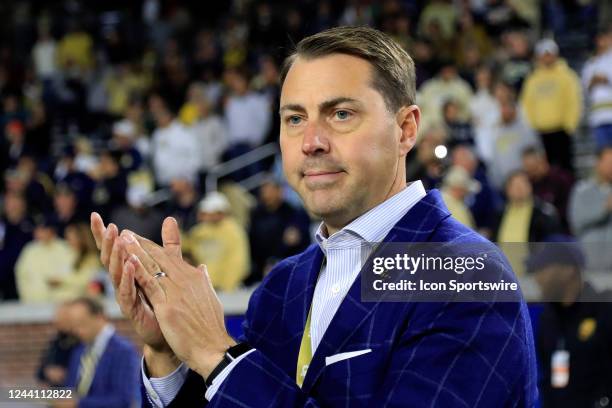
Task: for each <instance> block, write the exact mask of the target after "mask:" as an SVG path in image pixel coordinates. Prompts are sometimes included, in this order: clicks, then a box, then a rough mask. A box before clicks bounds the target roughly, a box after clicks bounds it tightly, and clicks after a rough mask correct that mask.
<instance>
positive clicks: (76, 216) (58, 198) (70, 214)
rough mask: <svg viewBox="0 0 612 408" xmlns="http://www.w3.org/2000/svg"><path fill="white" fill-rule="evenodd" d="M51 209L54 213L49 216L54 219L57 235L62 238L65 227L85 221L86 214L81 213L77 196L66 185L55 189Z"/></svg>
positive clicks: (60, 185)
mask: <svg viewBox="0 0 612 408" xmlns="http://www.w3.org/2000/svg"><path fill="white" fill-rule="evenodd" d="M53 208H54V210H55V212H54V213H53V214H52V215H51V216H52V217H53V218H54V221H55V226H56V228H57V234H58V235H59V236H60V237H62V238H65V235H64V230H65V228H66V226H68V225H69V224H74V223H77V222H79V221H86V220H87V213H85V214H84V213H82V212H81V211H82V208H80V206H79V201H78V199H77V196H76V195H75V194H74V192H73V191H72V190H70V187H68V186H67V185H64V184H59V185H58V186H57V188H56V189H55V195H54V196H53Z"/></svg>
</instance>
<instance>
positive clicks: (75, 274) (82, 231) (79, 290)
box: [59, 222, 102, 299]
mask: <svg viewBox="0 0 612 408" xmlns="http://www.w3.org/2000/svg"><path fill="white" fill-rule="evenodd" d="M65 235H66V238H65V239H66V242H68V245H70V247H71V248H72V249H73V250H74V253H75V257H74V262H73V264H72V271H71V272H72V273H71V274H69V275H67V276H66V277H65V278H64V279H63V280H62V282H61V286H60V288H59V289H60V290H61V291H62V295H61V297H62V298H64V299H74V298H76V297H79V296H84V295H86V294H87V293H88V291H89V285H90V284H91V283H92V281H93V280H94V278H95V277H96V276H97V275H98V274H99V273H100V271H101V269H102V265H100V260H99V257H98V256H97V251H96V249H97V248H96V243H95V241H94V240H93V236H92V235H91V230H89V228H88V226H87V224H85V223H83V222H79V223H73V224H69V225H68V226H67V227H66V233H65Z"/></svg>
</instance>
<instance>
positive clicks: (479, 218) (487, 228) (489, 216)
mask: <svg viewBox="0 0 612 408" xmlns="http://www.w3.org/2000/svg"><path fill="white" fill-rule="evenodd" d="M451 165H452V166H458V167H461V168H463V169H464V170H465V171H466V172H467V173H468V175H469V176H470V177H472V178H474V179H475V180H476V181H478V183H480V191H479V192H477V193H476V194H471V195H468V196H467V197H466V204H467V206H468V208H469V210H470V212H471V213H472V216H473V217H474V222H475V224H476V228H477V230H478V232H480V234H481V235H483V236H485V237H487V238H490V237H491V232H492V229H493V226H494V224H495V217H496V216H497V214H498V212H499V208H500V207H501V197H500V196H499V193H498V192H497V191H496V190H495V189H494V188H493V186H492V185H491V183H490V182H489V179H488V177H487V170H486V167H485V166H484V164H483V163H481V162H480V161H479V160H478V157H477V156H476V154H475V153H474V150H473V149H472V148H470V147H468V146H457V147H455V148H454V149H453V150H452V152H451Z"/></svg>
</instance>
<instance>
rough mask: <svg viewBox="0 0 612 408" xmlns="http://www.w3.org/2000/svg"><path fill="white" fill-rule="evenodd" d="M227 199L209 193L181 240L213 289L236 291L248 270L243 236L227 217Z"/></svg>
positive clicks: (240, 227)
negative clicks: (206, 276)
mask: <svg viewBox="0 0 612 408" xmlns="http://www.w3.org/2000/svg"><path fill="white" fill-rule="evenodd" d="M229 212H230V203H229V201H228V200H227V198H226V197H225V196H224V195H223V194H221V193H218V192H216V191H213V192H210V193H208V194H207V195H206V197H204V199H203V200H202V201H200V204H199V205H198V221H199V222H198V224H196V225H195V226H194V227H193V228H191V229H190V230H189V231H188V232H187V233H186V236H185V248H186V250H187V251H188V252H189V253H190V254H191V257H192V258H193V260H194V261H195V262H196V263H197V264H206V268H207V270H208V274H209V276H210V279H211V281H212V284H213V286H214V287H215V288H216V289H217V290H220V291H223V292H231V291H234V290H236V289H237V288H238V287H239V286H240V284H241V283H242V280H243V279H244V278H245V277H246V275H247V273H248V271H249V268H250V254H249V243H248V237H247V234H246V232H245V230H244V228H243V227H242V226H240V225H239V224H238V222H236V220H235V219H234V217H232V216H231V215H230V214H229Z"/></svg>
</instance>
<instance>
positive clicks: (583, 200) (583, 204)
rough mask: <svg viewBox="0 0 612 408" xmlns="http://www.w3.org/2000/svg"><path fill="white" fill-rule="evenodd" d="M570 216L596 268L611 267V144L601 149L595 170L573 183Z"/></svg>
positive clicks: (588, 257)
mask: <svg viewBox="0 0 612 408" xmlns="http://www.w3.org/2000/svg"><path fill="white" fill-rule="evenodd" d="M568 211H569V212H568V218H569V222H570V226H571V228H572V232H573V233H574V234H575V235H576V237H578V239H579V240H580V242H581V243H582V244H583V246H584V248H585V251H586V253H587V259H588V260H589V262H592V265H589V266H591V267H593V268H597V269H600V268H601V269H603V270H609V269H610V267H612V253H611V252H610V251H609V248H608V245H609V243H610V242H612V147H606V148H604V149H602V150H600V151H599V153H598V157H597V163H596V165H595V174H594V175H593V176H592V177H591V178H589V179H587V180H581V181H579V182H577V183H576V185H575V186H574V188H573V190H572V192H571V195H570V201H569V209H568Z"/></svg>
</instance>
